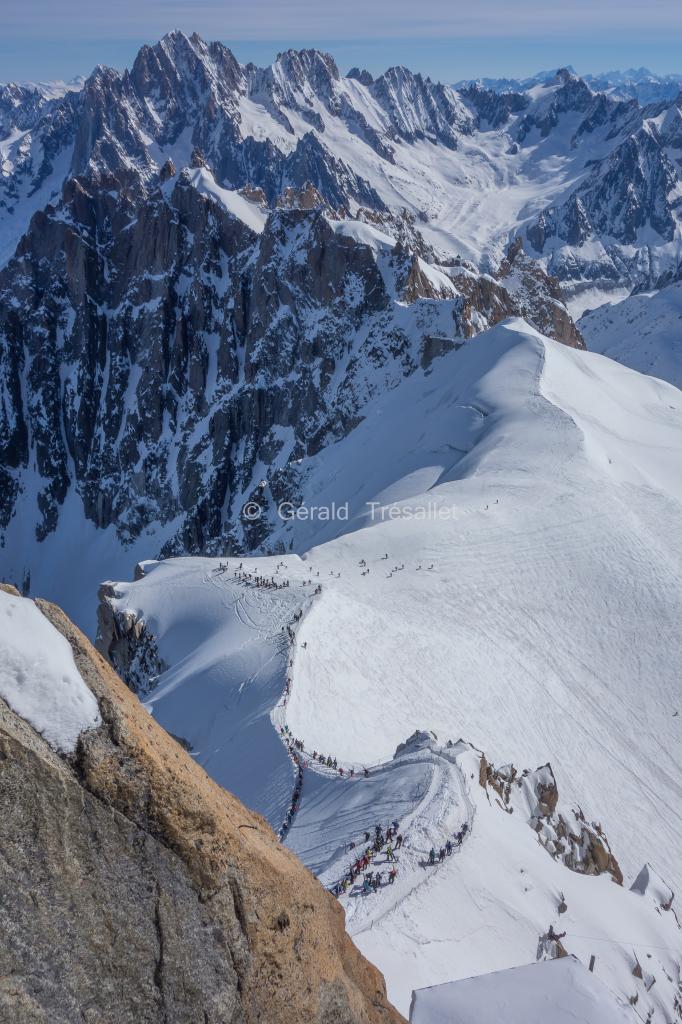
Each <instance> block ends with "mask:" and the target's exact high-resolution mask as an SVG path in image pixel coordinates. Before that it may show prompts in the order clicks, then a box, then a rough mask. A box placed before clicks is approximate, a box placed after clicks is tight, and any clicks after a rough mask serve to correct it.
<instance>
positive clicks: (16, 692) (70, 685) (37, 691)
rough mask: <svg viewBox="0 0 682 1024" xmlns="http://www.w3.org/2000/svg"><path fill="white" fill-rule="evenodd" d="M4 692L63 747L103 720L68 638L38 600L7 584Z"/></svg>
mask: <svg viewBox="0 0 682 1024" xmlns="http://www.w3.org/2000/svg"><path fill="white" fill-rule="evenodd" d="M0 697H2V699H3V700H5V701H6V702H7V704H9V706H10V707H11V708H12V710H13V711H15V712H16V713H17V714H18V715H20V716H21V717H22V718H25V719H26V721H27V722H29V723H30V724H31V725H32V726H33V728H34V729H35V730H36V731H37V732H39V733H40V734H41V735H42V736H44V738H45V739H46V740H47V742H48V743H49V744H50V746H52V747H54V749H55V750H59V751H61V752H62V753H71V752H72V751H73V750H75V748H76V743H77V742H78V737H79V736H80V734H81V733H82V732H83V731H84V730H85V729H94V728H95V727H96V726H98V725H99V724H100V721H101V719H100V714H99V708H98V707H97V701H96V700H95V697H94V695H93V694H92V692H91V691H90V690H89V689H88V687H87V686H86V685H85V683H84V682H83V679H82V678H81V675H80V673H79V671H78V669H77V668H76V665H75V662H74V660H73V654H72V652H71V647H70V646H69V644H68V642H67V641H66V640H65V639H64V637H63V636H62V635H61V634H60V633H58V632H57V630H56V629H55V628H54V626H53V625H52V623H51V622H49V621H48V620H47V619H46V618H45V616H44V615H43V614H42V612H41V611H40V610H39V609H38V608H37V607H36V605H35V604H34V603H33V601H29V600H26V599H25V598H21V597H14V596H13V595H12V594H7V593H5V592H4V591H2V590H0Z"/></svg>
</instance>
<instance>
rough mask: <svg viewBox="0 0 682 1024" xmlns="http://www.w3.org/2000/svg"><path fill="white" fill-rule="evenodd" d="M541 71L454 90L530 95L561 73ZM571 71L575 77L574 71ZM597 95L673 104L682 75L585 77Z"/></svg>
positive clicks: (465, 82) (641, 72) (474, 81)
mask: <svg viewBox="0 0 682 1024" xmlns="http://www.w3.org/2000/svg"><path fill="white" fill-rule="evenodd" d="M557 70H558V69H557V68H554V69H553V70H552V71H538V73H537V74H536V75H531V76H530V77H529V78H465V79H460V81H459V82H455V83H454V85H453V88H454V89H465V88H467V87H469V86H471V85H480V86H482V87H483V88H484V89H492V91H493V92H527V90H528V89H532V88H533V86H535V85H542V84H544V83H545V82H548V81H550V80H551V79H552V78H554V76H555V75H556V73H557ZM568 70H569V71H570V72H571V73H572V74H575V71H574V70H573V68H572V67H570V66H569V67H568ZM582 78H583V81H585V82H587V84H588V85H589V86H590V88H591V89H593V90H594V91H595V92H605V93H608V95H609V96H613V97H614V99H621V100H632V99H635V100H637V101H638V102H639V103H655V102H657V101H658V100H672V99H675V97H676V96H677V95H678V93H679V92H680V89H682V74H681V75H678V74H668V75H657V74H655V73H654V72H653V71H649V69H648V68H628V69H627V71H603V72H601V73H600V74H593V75H583V76H582Z"/></svg>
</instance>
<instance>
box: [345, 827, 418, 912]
mask: <svg viewBox="0 0 682 1024" xmlns="http://www.w3.org/2000/svg"><path fill="white" fill-rule="evenodd" d="M399 829H400V824H399V822H398V821H396V820H394V821H393V822H391V824H390V825H388V826H387V827H386V833H385V835H384V833H383V831H382V828H381V825H375V826H374V839H373V840H372V841H371V842H370V839H371V833H370V832H369V831H366V832H365V842H366V843H369V845H368V846H367V848H366V849H365V852H364V853H363V854H362V855H361V856H359V857H358V858H357V859H356V860H355V861H353V863H352V864H351V865H350V867H349V868H348V871H347V872H346V874H345V875H344V876H343V878H341V879H339V881H338V882H336V883H335V884H334V885H333V886H332V888H331V892H332V893H334V895H335V896H342V895H344V894H345V893H347V892H348V890H349V889H350V890H351V895H353V894H355V893H356V894H357V895H360V894H362V895H368V894H369V893H371V892H376V891H377V889H380V888H381V887H382V886H383V885H393V883H394V882H395V880H396V878H397V877H398V858H397V857H396V855H395V851H396V850H400V849H401V847H402V845H403V836H402V833H401V832H400V831H399ZM393 843H395V849H394V847H393ZM384 846H385V847H386V849H385V850H384ZM350 848H351V849H354V848H355V843H351V844H350ZM380 853H385V854H386V860H385V861H384V862H383V863H385V864H390V865H391V867H390V869H388V870H387V871H386V882H384V872H383V871H375V870H374V869H373V868H372V870H369V867H370V864H373V863H376V862H375V857H376V856H377V855H378V854H380ZM360 875H362V876H363V879H362V883H361V884H360V885H359V886H355V882H356V880H357V879H358V878H359V876H360ZM351 886H355V888H352V889H351Z"/></svg>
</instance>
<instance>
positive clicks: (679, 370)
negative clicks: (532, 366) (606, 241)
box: [580, 282, 682, 388]
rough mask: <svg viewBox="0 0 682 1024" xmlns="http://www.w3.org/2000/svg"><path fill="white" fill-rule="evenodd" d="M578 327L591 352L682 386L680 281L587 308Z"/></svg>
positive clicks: (681, 298)
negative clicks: (665, 286)
mask: <svg viewBox="0 0 682 1024" xmlns="http://www.w3.org/2000/svg"><path fill="white" fill-rule="evenodd" d="M580 330H581V332H582V334H583V337H584V338H585V341H586V343H587V346H588V348H590V349H591V350H592V351H593V352H601V353H602V354H603V355H605V356H609V358H610V359H615V360H617V361H618V362H619V363H623V365H624V366H631V367H632V368H633V369H635V370H639V371H640V372H641V373H648V374H650V375H651V376H652V377H660V378H661V379H662V380H667V381H670V383H671V384H674V385H675V387H678V388H679V387H682V283H680V282H676V283H675V284H671V285H668V287H667V288H662V289H661V291H659V292H654V293H644V294H641V295H632V296H630V297H629V298H627V299H624V300H623V301H622V302H619V303H617V304H616V305H606V306H599V307H598V308H597V309H592V310H589V311H588V312H586V313H584V314H583V316H582V317H581V318H580Z"/></svg>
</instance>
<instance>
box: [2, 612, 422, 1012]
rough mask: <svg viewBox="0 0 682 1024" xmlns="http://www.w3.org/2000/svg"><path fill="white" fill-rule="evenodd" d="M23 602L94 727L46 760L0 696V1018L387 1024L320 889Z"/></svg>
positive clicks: (86, 649)
mask: <svg viewBox="0 0 682 1024" xmlns="http://www.w3.org/2000/svg"><path fill="white" fill-rule="evenodd" d="M38 603H39V607H40V608H41V610H42V611H43V613H44V614H45V615H46V616H47V618H48V619H49V620H50V621H51V622H52V623H53V625H55V627H56V628H57V629H58V630H59V631H60V632H61V633H62V634H63V635H64V636H65V637H66V638H67V640H68V641H69V642H70V644H71V646H72V649H73V652H74V658H75V660H76V664H77V666H78V669H79V671H80V673H81V675H82V677H83V679H84V680H85V682H86V684H87V685H88V686H89V687H90V689H91V690H92V692H93V693H94V694H95V696H96V697H97V700H98V703H99V706H100V711H101V715H102V719H103V725H102V726H101V727H100V728H99V729H97V730H94V731H91V732H89V733H85V734H83V735H81V738H80V740H79V744H78V747H77V750H76V752H75V754H74V755H73V756H71V757H69V758H63V757H61V756H59V755H57V754H56V753H55V752H54V751H53V750H52V749H51V748H50V747H49V746H48V744H47V743H46V742H45V741H44V740H43V739H42V738H41V737H40V736H39V735H38V734H37V733H36V732H35V731H34V730H33V729H32V728H31V727H30V726H29V725H28V724H27V723H26V722H25V721H23V720H22V719H21V718H19V717H18V716H17V715H15V714H14V713H13V712H12V711H11V710H10V709H9V708H8V707H7V705H6V704H5V703H4V702H3V701H1V700H0V821H2V855H1V856H0V897H1V898H0V1020H9V1019H11V1020H12V1021H13V1024H34V1022H35V1024H38V1022H41V1024H47V1022H48V1021H49V1024H73V1022H74V1021H76V1020H79V1021H80V1020H82V1021H87V1022H92V1024H95V1022H96V1024H133V1022H134V1024H143V1022H144V1024H147V1022H149V1024H152V1022H153V1024H155V1022H157V1021H158V1022H159V1024H162V1022H167V1024H185V1022H188V1024H189V1022H192V1024H194V1022H196V1024H250V1022H256V1021H258V1022H261V1024H308V1022H310V1024H313V1022H314V1024H398V1022H400V1021H401V1020H402V1018H401V1017H400V1015H399V1014H398V1013H397V1012H396V1011H395V1010H394V1009H393V1008H392V1007H391V1006H390V1004H389V1003H388V1001H387V999H386V992H385V986H384V982H383V979H382V977H381V975H380V974H379V972H378V971H377V970H376V969H375V968H374V967H372V966H371V965H370V964H369V963H368V962H367V961H365V960H364V958H363V957H362V956H361V955H360V954H359V953H358V951H357V950H356V948H355V947H354V946H353V944H352V942H351V940H350V938H349V937H348V935H347V934H346V932H345V929H344V919H343V911H342V910H341V908H340V906H339V905H338V904H337V902H336V901H335V900H334V899H333V898H332V897H331V896H330V895H329V894H328V893H326V892H325V890H324V889H323V887H322V886H321V885H320V884H319V883H318V882H317V881H316V880H315V879H314V878H313V876H312V875H311V874H309V872H308V871H307V870H306V869H305V868H304V867H303V866H302V865H301V864H300V862H299V861H298V860H297V859H296V858H295V857H294V855H293V854H291V853H290V852H288V851H287V850H286V849H285V848H283V847H282V846H280V845H279V844H278V842H277V840H276V838H275V836H274V834H273V832H272V831H271V830H270V828H269V826H268V825H267V824H266V822H265V821H264V820H263V819H261V818H260V817H258V816H257V815H255V814H253V813H251V812H249V811H248V810H246V808H244V807H243V806H242V805H241V804H240V803H239V801H237V800H236V799H235V798H234V797H233V796H231V795H230V794H229V793H227V792H226V791H224V790H223V789H221V788H220V787H219V786H218V785H216V784H215V783H213V782H212V781H211V780H210V779H209V778H208V776H207V775H206V774H205V773H204V771H203V769H201V768H200V767H199V766H198V765H197V764H195V763H194V761H193V760H192V758H191V757H190V756H188V755H187V754H186V752H185V751H184V750H183V749H182V748H181V746H180V745H178V744H177V743H175V742H174V740H173V739H172V738H170V737H169V736H168V735H167V734H166V733H165V732H164V731H163V730H162V729H161V728H160V727H159V726H158V725H156V723H155V722H154V720H153V719H152V718H151V716H150V715H149V714H148V713H147V712H146V711H145V710H144V708H143V707H142V705H141V704H140V703H139V701H138V700H137V698H136V697H135V696H134V695H133V694H132V693H131V692H130V691H129V690H128V689H127V688H126V686H125V685H124V684H123V682H122V681H121V680H120V679H119V678H118V676H117V675H116V674H115V673H114V671H113V670H112V669H111V667H110V666H109V665H108V664H107V663H106V661H105V660H104V658H103V657H101V655H99V654H98V653H97V652H96V651H95V650H94V648H93V647H92V646H91V645H90V643H89V642H88V641H87V640H86V639H85V637H84V636H83V635H82V634H81V633H80V632H79V631H78V630H77V629H76V628H75V627H74V626H73V624H72V623H71V622H70V621H69V620H68V619H67V618H66V616H65V615H64V614H63V613H62V612H61V611H60V610H59V609H58V608H56V607H55V606H54V605H50V604H47V603H45V602H38Z"/></svg>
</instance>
